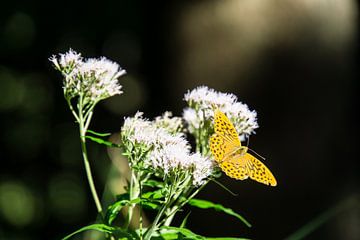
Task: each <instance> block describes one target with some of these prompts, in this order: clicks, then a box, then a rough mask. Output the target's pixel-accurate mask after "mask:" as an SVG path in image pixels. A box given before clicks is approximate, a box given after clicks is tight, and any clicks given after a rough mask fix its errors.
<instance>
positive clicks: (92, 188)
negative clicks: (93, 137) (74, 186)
mask: <svg viewBox="0 0 360 240" xmlns="http://www.w3.org/2000/svg"><path fill="white" fill-rule="evenodd" d="M82 107H83V106H82V97H80V99H79V104H78V111H79V113H78V117H79V118H78V121H79V128H80V129H79V131H80V142H81V150H82V155H83V160H84V165H85V170H86V176H87V179H88V182H89V187H90V191H91V194H92V196H93V199H94V201H95V205H96V209H97V211H98V213H100V214H101V215H102V207H101V204H100V200H99V197H98V195H97V192H96V188H95V184H94V180H93V176H92V173H91V167H90V163H89V160H88V156H87V149H86V137H85V135H86V130H87V128H86V126H85V124H86V122H90V120H89V119H84V118H83V113H82Z"/></svg>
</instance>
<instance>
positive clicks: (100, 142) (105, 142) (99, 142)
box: [86, 135, 120, 148]
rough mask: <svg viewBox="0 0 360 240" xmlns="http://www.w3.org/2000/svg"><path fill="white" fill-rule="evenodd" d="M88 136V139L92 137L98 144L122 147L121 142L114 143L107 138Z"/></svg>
mask: <svg viewBox="0 0 360 240" xmlns="http://www.w3.org/2000/svg"><path fill="white" fill-rule="evenodd" d="M86 138H87V139H90V140H91V141H93V142H96V143H98V144H102V145H106V146H108V147H117V148H119V147H120V145H119V144H116V143H112V142H109V141H106V140H104V139H101V138H97V137H93V136H88V135H86Z"/></svg>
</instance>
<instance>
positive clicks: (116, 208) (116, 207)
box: [105, 198, 140, 225]
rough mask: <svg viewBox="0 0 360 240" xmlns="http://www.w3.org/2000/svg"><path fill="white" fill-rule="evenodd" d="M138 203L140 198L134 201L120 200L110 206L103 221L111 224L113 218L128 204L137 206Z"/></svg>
mask: <svg viewBox="0 0 360 240" xmlns="http://www.w3.org/2000/svg"><path fill="white" fill-rule="evenodd" d="M139 202H140V198H136V199H134V200H131V201H129V200H126V199H124V200H120V201H117V202H115V203H114V204H112V205H110V206H109V207H108V209H107V211H106V215H105V219H106V221H107V223H108V224H109V225H111V224H112V223H113V221H114V220H115V218H116V217H117V215H118V213H119V212H120V211H121V209H122V208H123V207H125V206H127V205H130V204H137V203H139Z"/></svg>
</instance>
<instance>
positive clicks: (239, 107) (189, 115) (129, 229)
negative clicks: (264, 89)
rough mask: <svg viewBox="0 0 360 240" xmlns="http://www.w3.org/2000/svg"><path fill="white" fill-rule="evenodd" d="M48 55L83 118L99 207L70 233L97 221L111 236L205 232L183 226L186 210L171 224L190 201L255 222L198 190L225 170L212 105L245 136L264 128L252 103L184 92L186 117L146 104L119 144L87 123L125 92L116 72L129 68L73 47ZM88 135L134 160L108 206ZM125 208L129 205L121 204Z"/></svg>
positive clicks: (128, 120) (206, 91) (209, 92)
mask: <svg viewBox="0 0 360 240" xmlns="http://www.w3.org/2000/svg"><path fill="white" fill-rule="evenodd" d="M50 61H51V62H52V63H53V66H54V67H55V69H56V70H58V71H59V72H60V73H61V74H62V76H63V91H64V97H65V100H66V102H67V104H68V106H69V109H70V111H71V112H72V114H73V116H74V117H75V120H76V122H77V123H78V125H79V134H80V142H81V149H82V156H83V160H84V165H85V170H86V176H87V178H88V182H89V187H90V190H91V193H92V197H93V199H94V202H95V205H96V207H97V211H98V214H99V215H100V217H99V218H98V220H97V222H96V223H94V224H91V225H88V226H85V227H83V228H81V229H80V230H78V231H76V232H74V233H72V234H70V235H68V236H67V237H65V238H64V239H68V238H70V237H71V236H73V235H74V234H77V233H79V232H82V231H85V230H91V229H92V230H97V231H101V232H104V233H105V237H106V239H144V240H150V239H183V238H184V239H185V238H186V239H206V237H203V236H200V235H198V234H195V233H193V232H192V231H190V230H189V229H186V228H185V227H186V221H187V218H188V215H187V216H186V217H185V218H184V220H183V222H182V224H181V225H180V226H177V227H176V226H172V221H173V219H174V217H175V215H176V214H177V213H178V212H179V211H181V210H183V207H184V206H185V205H186V204H189V205H191V206H193V207H198V208H203V209H207V208H213V209H216V210H219V211H222V212H224V213H227V214H229V215H232V216H234V217H236V218H238V219H239V220H241V221H242V222H243V223H245V224H246V225H247V226H250V224H249V223H248V222H247V221H246V220H245V219H244V218H243V217H242V216H241V215H239V214H237V213H235V212H234V211H233V210H231V209H229V208H226V207H224V206H222V205H220V204H215V203H212V202H210V201H207V200H202V199H195V196H196V195H197V194H198V193H199V192H200V191H201V190H202V189H203V188H204V187H205V186H206V184H207V183H208V182H209V181H216V180H215V179H216V178H218V177H219V176H220V174H219V168H218V164H217V162H216V161H214V157H213V156H212V154H211V153H210V150H209V139H210V137H211V135H212V134H213V133H214V124H213V116H214V111H215V110H220V111H222V112H223V113H224V114H226V115H227V116H228V117H229V119H230V120H231V121H232V122H233V123H234V126H235V128H236V130H237V132H238V133H239V135H240V136H248V135H250V134H252V133H254V130H255V129H256V128H258V124H257V122H256V112H255V111H250V110H249V108H248V106H247V105H245V104H243V103H241V102H239V101H238V100H237V97H236V96H235V95H233V94H228V93H221V92H217V91H215V90H213V89H210V88H208V87H206V86H202V87H198V88H196V89H194V90H192V91H188V92H187V93H186V94H185V96H184V100H185V102H186V103H187V107H186V108H185V109H184V111H183V115H182V117H174V116H173V115H172V113H171V112H165V113H164V114H163V115H162V116H158V117H156V118H155V119H153V120H150V119H147V118H146V117H145V116H144V114H143V113H142V112H137V113H135V115H134V116H131V117H125V118H124V122H123V125H122V126H121V128H120V143H119V144H115V143H112V142H109V141H108V140H107V139H106V137H107V135H106V134H100V133H96V132H94V131H91V130H89V126H90V122H91V118H92V116H93V113H94V108H95V106H96V104H97V103H98V102H100V101H101V100H103V99H106V98H109V97H111V96H114V95H116V94H121V93H122V91H121V88H122V87H121V85H120V84H119V81H118V80H119V78H120V77H121V76H123V75H124V74H125V70H123V69H122V68H121V67H120V66H119V65H118V64H117V63H115V62H112V61H110V60H108V59H106V58H104V57H102V58H97V59H95V58H89V59H85V58H83V57H82V56H81V54H79V53H77V52H75V51H74V50H71V49H70V50H69V51H68V52H67V53H64V54H59V55H55V56H52V57H51V58H50ZM189 134H190V135H192V136H193V138H195V146H191V144H190V143H189V141H188V140H187V137H188V135H189ZM87 139H89V140H92V141H95V142H97V143H99V144H104V145H106V146H108V147H116V148H120V149H121V153H122V155H123V156H125V157H126V158H127V160H128V164H129V167H130V179H129V182H128V186H127V188H126V193H124V194H121V195H119V196H116V198H117V200H116V201H115V202H113V203H111V204H110V205H109V206H107V208H106V210H103V206H102V204H101V202H100V200H99V197H98V193H97V191H96V189H95V186H94V180H93V177H92V173H91V169H90V161H89V159H88V155H87V148H86V140H87ZM193 149H194V150H193ZM123 208H125V209H126V210H127V211H121V210H122V209H123ZM135 208H138V209H140V216H138V217H137V218H138V219H135V220H136V221H135V222H137V226H136V227H133V226H132V225H130V222H132V221H133V220H134V218H135V214H134V210H135ZM144 209H146V210H148V211H149V210H150V211H154V212H155V217H154V219H153V221H152V223H151V224H150V225H149V226H143V221H142V218H143V215H144V214H145V213H144ZM116 219H117V220H118V221H115V220H116Z"/></svg>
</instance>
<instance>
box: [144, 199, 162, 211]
mask: <svg viewBox="0 0 360 240" xmlns="http://www.w3.org/2000/svg"><path fill="white" fill-rule="evenodd" d="M141 204H142V206H143V208H147V209H150V210H156V209H159V208H160V206H159V205H158V204H156V203H154V202H150V201H141Z"/></svg>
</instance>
